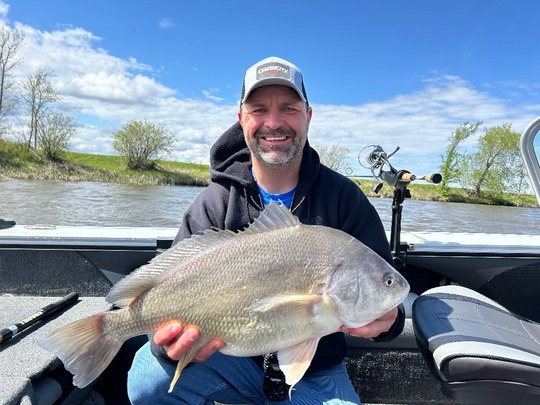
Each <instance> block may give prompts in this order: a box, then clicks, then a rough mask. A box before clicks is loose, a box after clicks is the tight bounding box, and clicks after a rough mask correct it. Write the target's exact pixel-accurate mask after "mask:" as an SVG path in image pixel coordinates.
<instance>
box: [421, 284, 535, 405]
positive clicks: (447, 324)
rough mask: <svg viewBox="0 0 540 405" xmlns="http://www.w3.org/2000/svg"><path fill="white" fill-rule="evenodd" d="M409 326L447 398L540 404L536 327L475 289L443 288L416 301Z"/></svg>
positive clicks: (483, 402)
mask: <svg viewBox="0 0 540 405" xmlns="http://www.w3.org/2000/svg"><path fill="white" fill-rule="evenodd" d="M515 293H516V294H519V291H516V292H515ZM413 328H414V332H415V336H416V340H417V343H418V347H419V348H420V351H421V353H422V355H423V356H424V358H425V360H426V361H427V363H428V366H429V368H430V370H431V372H432V373H433V375H434V376H435V378H436V380H437V381H438V382H439V387H440V389H441V391H442V392H443V394H445V395H446V396H448V397H450V398H452V399H455V400H457V401H460V402H463V403H468V404H489V405H498V404H501V405H502V404H520V405H528V404H540V324H538V323H536V322H532V321H530V320H528V319H525V318H523V317H521V316H519V315H515V314H513V313H512V312H510V311H508V310H507V309H506V308H504V307H503V306H501V305H499V304H497V303H496V302H495V301H493V300H491V299H489V298H487V297H485V296H483V295H481V294H479V293H477V292H476V291H474V290H471V289H468V288H465V287H460V286H444V287H436V288H433V289H431V290H428V291H426V292H425V293H423V294H422V295H420V297H418V298H417V299H416V300H415V302H414V304H413Z"/></svg>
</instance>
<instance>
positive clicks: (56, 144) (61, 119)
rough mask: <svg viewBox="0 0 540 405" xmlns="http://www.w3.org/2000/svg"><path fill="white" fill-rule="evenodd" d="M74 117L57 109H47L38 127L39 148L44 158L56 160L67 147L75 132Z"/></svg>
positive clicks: (59, 158)
mask: <svg viewBox="0 0 540 405" xmlns="http://www.w3.org/2000/svg"><path fill="white" fill-rule="evenodd" d="M75 125H76V121H75V118H73V117H72V116H69V115H64V114H62V113H61V112H58V111H49V112H48V113H47V114H46V115H45V116H44V117H43V119H42V120H41V122H40V125H39V127H38V133H39V148H40V149H41V152H42V153H43V154H44V155H45V158H47V159H49V160H52V161H55V162H58V161H60V160H61V159H62V155H63V154H64V153H65V152H66V151H67V150H68V149H69V144H70V139H71V136H72V135H73V134H75V133H76V132H77V130H76V128H75Z"/></svg>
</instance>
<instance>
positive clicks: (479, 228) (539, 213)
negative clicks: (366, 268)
mask: <svg viewBox="0 0 540 405" xmlns="http://www.w3.org/2000/svg"><path fill="white" fill-rule="evenodd" d="M201 190H202V188H198V187H170V186H135V185H125V184H111V183H92V182H61V181H42V180H15V179H10V178H5V177H4V178H3V177H0V218H1V219H5V220H14V221H16V222H17V224H19V225H38V224H49V225H97V226H157V227H175V228H176V227H178V226H179V225H180V221H181V219H182V214H183V213H184V211H185V210H186V208H187V207H188V206H189V205H190V204H191V203H192V202H193V200H194V199H195V198H196V197H197V195H198V194H199V193H200V192H201ZM370 201H371V202H372V203H373V205H374V206H375V208H376V209H377V211H378V213H379V215H380V216H381V219H382V221H383V224H384V226H385V228H386V230H390V227H391V218H392V200H391V199H388V198H372V199H370ZM402 230H403V231H422V232H441V231H442V232H486V233H513V234H537V233H540V209H539V208H521V207H499V206H486V205H474V204H460V203H442V202H433V201H416V200H406V201H405V202H404V204H403V214H402Z"/></svg>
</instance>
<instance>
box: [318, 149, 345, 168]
mask: <svg viewBox="0 0 540 405" xmlns="http://www.w3.org/2000/svg"><path fill="white" fill-rule="evenodd" d="M315 149H316V150H317V153H318V154H319V157H320V159H321V163H322V164H324V165H325V166H328V167H329V168H330V169H332V170H335V171H336V172H343V171H344V170H345V169H346V168H347V166H348V164H347V162H346V160H345V158H346V156H347V154H348V153H349V149H347V148H345V147H344V146H338V145H332V147H330V148H328V146H326V145H317V146H315Z"/></svg>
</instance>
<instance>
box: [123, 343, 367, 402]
mask: <svg viewBox="0 0 540 405" xmlns="http://www.w3.org/2000/svg"><path fill="white" fill-rule="evenodd" d="M175 369H176V364H172V363H169V362H165V361H162V360H160V359H157V358H156V357H154V355H153V354H152V353H151V352H150V343H146V344H145V345H144V346H143V347H142V348H141V349H139V351H138V352H137V354H136V355H135V359H134V360H133V364H132V366H131V370H130V371H129V374H128V395H129V399H130V401H131V403H133V404H150V403H170V404H188V405H210V404H212V405H213V404H214V401H217V402H221V403H225V404H261V405H262V404H272V402H270V401H268V400H267V399H266V398H265V396H264V393H263V388H262V386H263V372H262V370H261V368H260V367H259V366H258V365H257V364H256V363H255V362H254V361H253V360H251V359H250V358H247V357H232V356H225V355H223V354H221V353H219V352H218V353H215V354H214V355H213V356H211V357H210V358H209V359H207V360H206V361H204V362H201V363H195V364H192V365H191V366H189V367H187V368H186V369H184V370H183V371H182V375H181V376H180V379H179V380H178V382H177V383H176V386H175V387H174V390H173V392H172V393H170V394H169V393H168V392H167V391H168V389H169V385H170V383H171V381H172V377H173V375H174V371H175ZM275 403H276V404H284V405H285V404H294V405H300V404H303V405H315V404H317V405H319V404H327V405H338V404H339V405H352V404H360V399H359V398H358V395H357V394H356V392H355V390H354V388H353V386H352V383H351V381H350V379H349V375H348V374H347V370H346V368H345V365H344V364H343V363H341V364H339V365H337V366H334V367H331V368H329V369H327V370H324V371H321V372H318V373H314V374H312V375H309V376H304V378H302V380H301V381H300V382H299V383H298V384H296V386H295V387H294V388H293V391H292V394H291V399H290V400H287V401H282V402H275Z"/></svg>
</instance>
